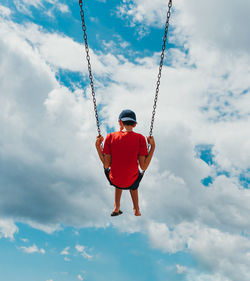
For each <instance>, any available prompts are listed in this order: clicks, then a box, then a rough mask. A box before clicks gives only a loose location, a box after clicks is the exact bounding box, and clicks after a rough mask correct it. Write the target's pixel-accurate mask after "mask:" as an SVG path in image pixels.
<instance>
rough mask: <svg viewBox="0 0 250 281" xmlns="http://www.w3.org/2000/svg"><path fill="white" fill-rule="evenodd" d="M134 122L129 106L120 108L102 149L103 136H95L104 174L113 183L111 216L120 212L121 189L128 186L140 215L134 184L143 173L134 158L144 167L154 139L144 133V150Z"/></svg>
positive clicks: (152, 151) (149, 156) (150, 153)
mask: <svg viewBox="0 0 250 281" xmlns="http://www.w3.org/2000/svg"><path fill="white" fill-rule="evenodd" d="M136 124H137V122H136V115H135V113H134V112H133V111H132V110H129V109H126V110H123V111H122V112H121V114H120V115H119V125H120V131H118V132H114V133H110V134H108V135H107V137H106V139H105V143H104V149H103V150H102V148H101V143H102V141H103V137H102V136H98V137H97V138H96V149H97V152H98V155H99V157H100V159H101V161H102V163H103V165H104V169H105V174H106V177H107V179H108V180H109V182H110V184H111V185H114V186H115V204H114V210H113V212H112V213H111V216H118V215H120V214H122V211H121V210H120V200H121V195H122V190H124V189H129V190H130V194H131V198H132V201H133V205H134V214H135V216H141V213H140V209H139V202H138V187H139V183H140V181H141V179H142V176H143V174H142V173H140V172H139V168H138V162H139V165H140V168H141V169H142V170H144V171H145V170H146V169H147V168H148V165H149V164H150V161H151V159H152V156H153V153H154V150H155V142H154V138H153V137H152V136H151V137H147V140H148V143H149V144H150V146H151V147H150V151H149V152H148V150H147V144H146V140H145V138H144V136H143V135H141V134H138V133H135V132H134V131H133V128H135V126H136Z"/></svg>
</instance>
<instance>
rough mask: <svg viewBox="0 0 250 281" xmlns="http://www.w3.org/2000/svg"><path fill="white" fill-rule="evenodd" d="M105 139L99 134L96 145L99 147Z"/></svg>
mask: <svg viewBox="0 0 250 281" xmlns="http://www.w3.org/2000/svg"><path fill="white" fill-rule="evenodd" d="M103 140H104V138H103V136H102V135H100V136H97V137H96V142H95V145H96V146H97V147H99V146H100V145H101V143H102V142H103Z"/></svg>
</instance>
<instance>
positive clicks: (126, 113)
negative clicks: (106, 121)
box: [119, 109, 136, 123]
mask: <svg viewBox="0 0 250 281" xmlns="http://www.w3.org/2000/svg"><path fill="white" fill-rule="evenodd" d="M119 120H121V121H133V122H135V123H136V115H135V113H134V111H132V110H130V109H124V110H123V111H122V112H121V113H120V115H119Z"/></svg>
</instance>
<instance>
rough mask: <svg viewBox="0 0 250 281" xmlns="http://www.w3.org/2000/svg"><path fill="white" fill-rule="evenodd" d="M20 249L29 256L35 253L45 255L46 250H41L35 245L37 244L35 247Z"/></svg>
mask: <svg viewBox="0 0 250 281" xmlns="http://www.w3.org/2000/svg"><path fill="white" fill-rule="evenodd" d="M20 249H21V250H22V251H23V252H25V253H27V254H34V253H40V254H45V250H44V249H43V248H41V249H39V248H38V247H37V245H35V244H34V245H33V246H30V247H24V246H22V247H20Z"/></svg>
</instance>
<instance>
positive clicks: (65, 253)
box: [60, 247, 70, 255]
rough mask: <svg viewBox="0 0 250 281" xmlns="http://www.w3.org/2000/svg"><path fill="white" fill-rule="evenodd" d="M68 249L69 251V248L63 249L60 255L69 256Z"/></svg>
mask: <svg viewBox="0 0 250 281" xmlns="http://www.w3.org/2000/svg"><path fill="white" fill-rule="evenodd" d="M69 249H70V247H66V248H65V249H63V250H62V251H61V253H60V254H61V255H69Z"/></svg>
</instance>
